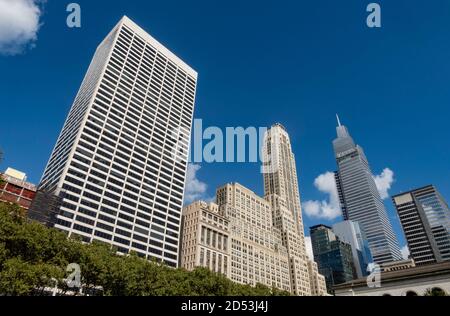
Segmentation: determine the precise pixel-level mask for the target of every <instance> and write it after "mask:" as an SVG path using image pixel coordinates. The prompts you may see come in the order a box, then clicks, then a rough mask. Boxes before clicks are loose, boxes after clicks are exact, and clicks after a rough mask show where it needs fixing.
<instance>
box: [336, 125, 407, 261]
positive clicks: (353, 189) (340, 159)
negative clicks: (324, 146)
mask: <svg viewBox="0 0 450 316" xmlns="http://www.w3.org/2000/svg"><path fill="white" fill-rule="evenodd" d="M336 130H337V138H336V139H335V140H334V141H333V148H334V153H335V158H336V161H337V164H338V168H339V171H338V172H337V173H336V176H335V178H336V184H337V188H338V193H339V198H340V202H341V208H342V211H343V216H344V219H345V220H352V221H357V222H358V223H359V224H360V225H361V227H362V228H363V230H364V231H365V233H366V236H367V240H368V242H369V247H370V251H371V253H372V257H373V260H374V261H375V262H376V263H378V264H381V263H385V262H392V261H396V260H401V259H402V256H401V253H400V248H399V246H398V241H397V238H396V236H395V234H394V231H393V229H392V226H391V223H390V222H389V219H388V215H387V212H386V209H385V207H384V205H383V201H382V199H381V197H380V194H379V192H378V190H377V187H376V184H375V180H374V179H373V176H372V172H371V170H370V167H369V163H368V161H367V158H366V156H365V154H364V151H363V149H362V148H361V147H360V146H359V145H356V144H355V142H354V141H353V139H352V137H351V136H350V134H349V132H348V130H347V128H346V127H345V126H343V125H341V123H340V121H339V118H338V127H337V129H336Z"/></svg>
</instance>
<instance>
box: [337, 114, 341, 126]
mask: <svg viewBox="0 0 450 316" xmlns="http://www.w3.org/2000/svg"><path fill="white" fill-rule="evenodd" d="M336 119H337V122H338V126H342V125H341V120H340V119H339V115H337V114H336Z"/></svg>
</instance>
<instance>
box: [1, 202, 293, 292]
mask: <svg viewBox="0 0 450 316" xmlns="http://www.w3.org/2000/svg"><path fill="white" fill-rule="evenodd" d="M23 215H24V214H23V210H22V209H21V208H20V207H19V206H17V205H12V204H7V203H0V295H14V296H16V295H44V294H47V295H48V293H47V292H48V291H45V289H46V288H47V289H48V288H53V287H55V284H56V282H57V283H58V287H59V288H60V289H61V291H62V293H61V294H65V293H67V295H68V294H69V293H73V295H83V294H79V293H80V292H79V291H72V290H71V289H69V288H68V287H67V285H66V283H65V281H64V280H65V278H66V277H67V276H68V275H69V272H66V268H67V266H68V265H69V264H70V263H76V264H78V265H79V266H80V270H81V284H82V291H81V292H82V293H85V294H86V293H91V294H92V293H94V294H95V295H107V296H148V295H156V296H165V295H178V296H214V295H217V296H242V295H244V296H270V295H290V294H289V293H288V292H285V291H281V290H278V289H276V288H269V287H267V286H264V285H261V284H257V285H256V286H255V287H252V286H249V285H241V284H237V283H234V282H232V281H231V280H229V279H227V278H226V277H225V276H224V275H222V274H217V273H213V272H211V271H210V270H208V269H206V268H197V269H195V270H194V271H191V272H190V271H187V270H185V269H174V268H170V267H168V266H166V265H163V264H160V263H156V262H150V261H148V260H145V259H142V258H140V257H138V256H137V255H135V254H130V255H128V256H123V255H117V254H116V252H115V251H114V249H112V248H111V246H110V245H107V244H104V243H100V242H93V243H91V244H85V243H82V242H81V241H79V240H77V239H72V238H67V235H66V234H65V233H63V232H61V231H59V230H56V229H53V228H48V227H45V226H44V225H42V224H40V223H37V222H30V221H28V220H27V219H25V218H24V216H23Z"/></svg>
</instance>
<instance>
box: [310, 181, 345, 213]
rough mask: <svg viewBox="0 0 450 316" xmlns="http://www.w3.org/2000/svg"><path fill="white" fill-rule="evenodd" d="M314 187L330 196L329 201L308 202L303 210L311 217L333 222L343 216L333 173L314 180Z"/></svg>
mask: <svg viewBox="0 0 450 316" xmlns="http://www.w3.org/2000/svg"><path fill="white" fill-rule="evenodd" d="M314 186H315V187H316V188H317V189H318V190H319V191H320V192H323V193H325V194H327V195H328V200H322V201H306V202H304V203H303V209H304V211H305V213H306V215H308V216H309V217H314V218H323V219H327V220H333V219H335V218H337V217H338V216H340V215H341V208H340V206H339V196H338V192H337V187H336V181H335V179H334V173H333V172H326V173H324V174H321V175H320V176H318V177H317V178H316V179H315V180H314Z"/></svg>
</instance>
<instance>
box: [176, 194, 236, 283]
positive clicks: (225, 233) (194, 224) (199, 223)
mask: <svg viewBox="0 0 450 316" xmlns="http://www.w3.org/2000/svg"><path fill="white" fill-rule="evenodd" d="M182 232H183V233H182V236H181V242H180V243H181V248H180V249H181V251H180V252H181V253H180V266H181V267H183V268H185V269H187V270H194V269H195V268H196V267H207V268H209V269H210V270H211V271H214V272H217V273H223V274H224V275H226V276H229V275H230V245H229V243H230V242H229V220H228V219H227V218H226V217H224V216H223V215H222V214H220V213H219V206H218V205H217V204H215V203H206V202H204V201H197V202H194V203H192V204H190V205H188V206H186V207H185V208H184V209H183V217H182Z"/></svg>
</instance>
